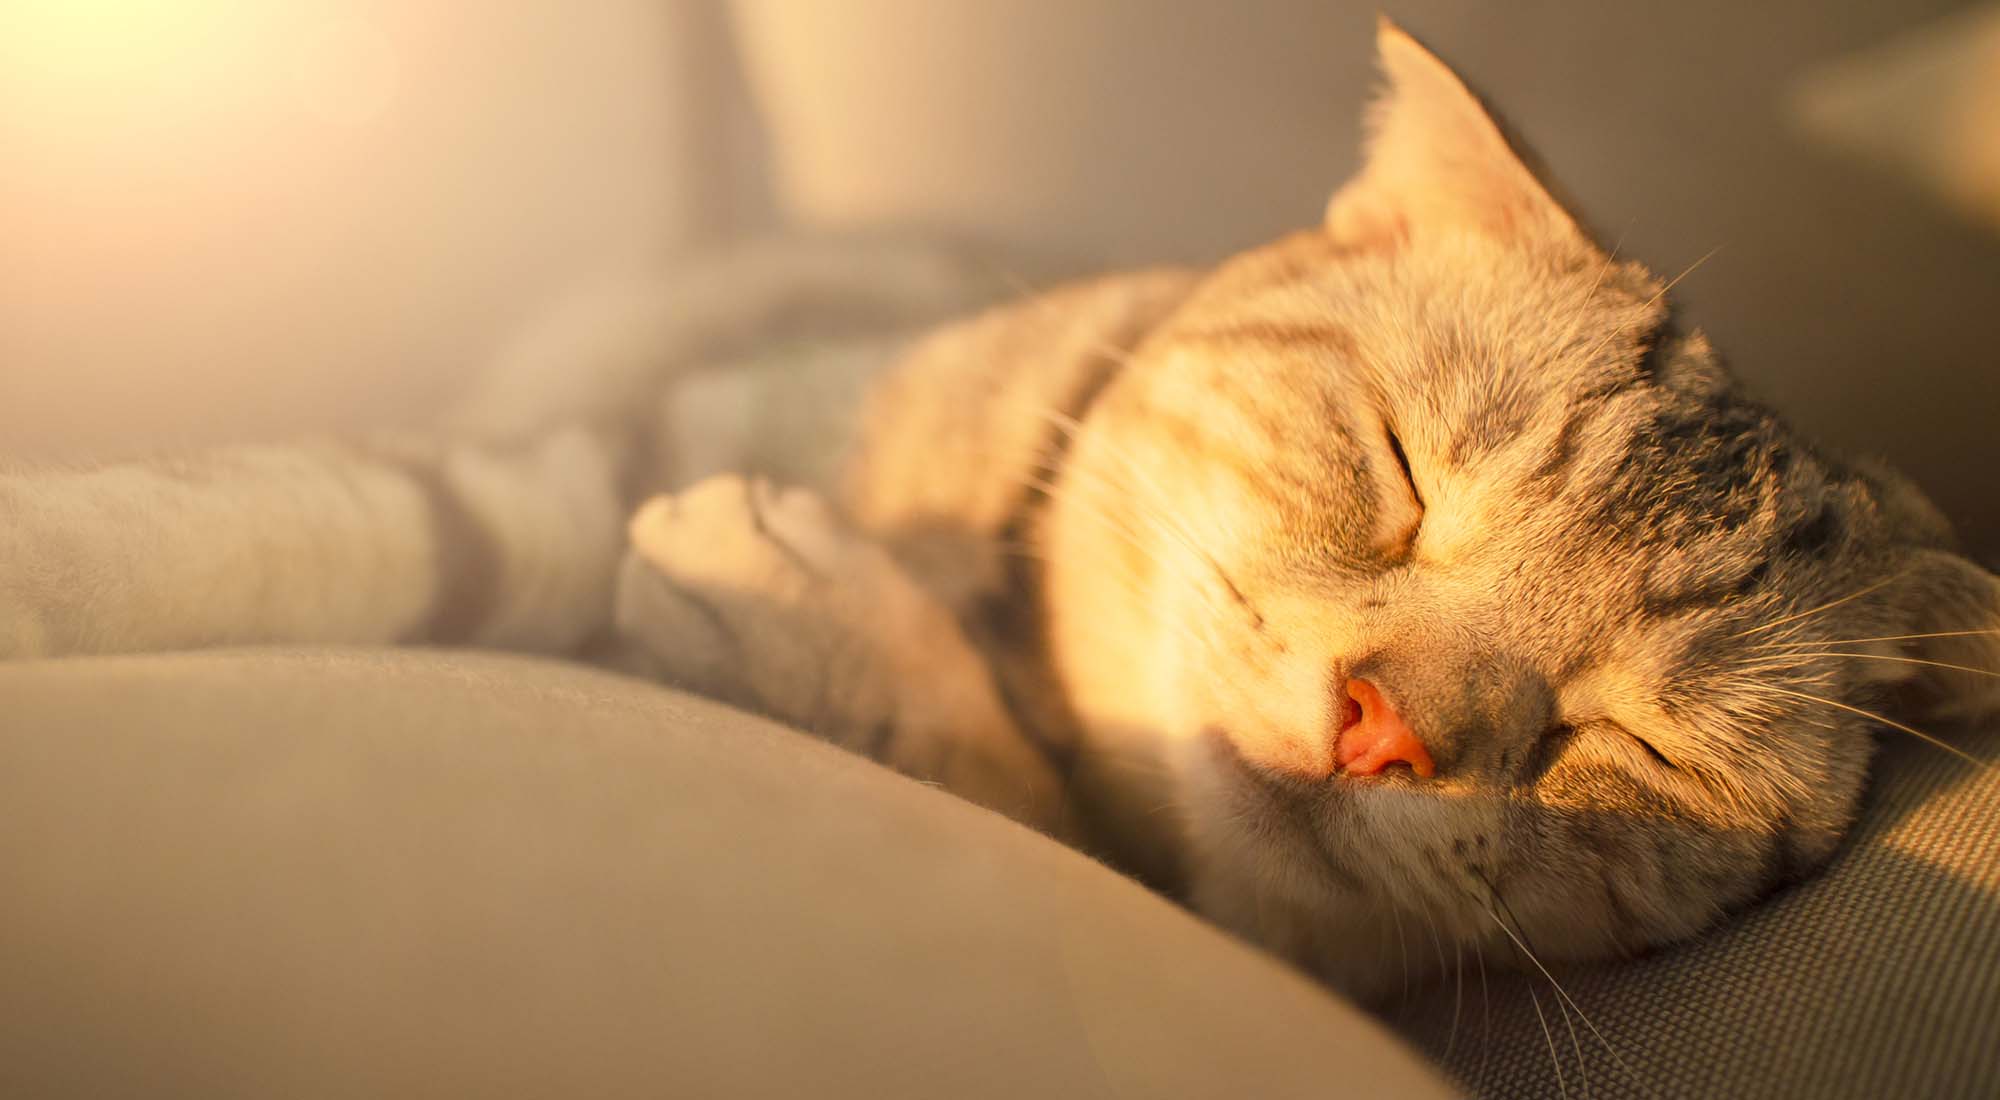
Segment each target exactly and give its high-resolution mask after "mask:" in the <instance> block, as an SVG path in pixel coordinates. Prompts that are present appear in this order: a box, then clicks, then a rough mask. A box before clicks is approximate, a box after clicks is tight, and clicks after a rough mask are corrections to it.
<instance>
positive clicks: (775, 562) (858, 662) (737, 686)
mask: <svg viewBox="0 0 2000 1100" xmlns="http://www.w3.org/2000/svg"><path fill="white" fill-rule="evenodd" d="M629 531H630V535H631V545H632V550H631V553H630V554H628V555H627V560H626V563H625V567H624V569H623V571H622V573H621V576H620V580H619V591H618V607H617V623H618V629H619V632H620V634H621V635H623V637H624V638H625V639H626V640H627V641H628V642H631V643H634V644H636V645H637V646H638V648H639V649H640V650H642V651H643V652H644V653H645V655H646V656H648V657H649V658H650V662H651V665H652V667H653V670H654V671H655V673H656V674H657V675H659V676H660V677H661V678H662V679H665V680H667V681H668V682H670V683H675V684H678V685H680V686H682V687H686V688H690V689H692V690H694V691H697V692H700V693H702V694H707V695H714V696H717V697H720V698H725V699H729V700H731V701H734V702H738V703H741V704H743V705H746V706H751V707H754V708H755V709H758V710H762V711H765V712H767V713H770V714H773V715H775V716H777V717H780V718H783V719H785V720H787V721H791V722H794V723H797V724H801V725H807V726H812V727H815V728H818V727H821V726H825V725H826V724H828V723H829V722H831V721H834V720H836V719H837V720H838V721H837V724H838V725H840V726H842V727H852V726H856V725H863V724H879V723H880V722H882V721H883V720H885V719H886V717H887V715H888V714H889V712H890V711H891V710H892V709H893V708H892V706H891V704H890V702H889V698H888V696H889V695H890V694H891V693H892V692H893V678H892V676H891V674H890V672H889V669H890V667H891V666H893V665H894V664H895V663H896V661H895V655H894V654H893V653H892V652H891V650H892V649H893V648H894V647H896V646H898V645H900V644H901V643H902V642H903V636H902V635H901V633H900V632H899V631H898V630H897V629H895V628H894V624H895V623H896V622H897V621H898V620H899V619H903V618H906V617H907V616H908V615H909V613H910V605H912V604H914V603H919V602H921V601H923V600H924V599H925V597H923V595H922V594H921V593H920V592H919V591H917V590H916V588H915V587H914V585H913V584H912V583H911V582H909V581H908V580H907V579H906V578H904V577H903V576H902V573H901V570H900V569H898V568H897V567H896V565H895V564H894V562H893V561H891V560H890V559H889V557H888V555H887V554H886V553H884V552H883V551H881V550H880V549H879V548H877V547H876V546H874V544H872V543H870V542H868V541H867V540H865V539H862V538H860V537H858V536H856V535H853V534H850V533H848V532H847V531H845V530H844V529H842V527H841V526H840V523H839V521H838V520H837V519H836V518H835V516H834V514H833V511H832V509H830V508H829V507H827V505H826V504H825V502H824V501H822V500H820V498H819V497H817V496H815V495H814V494H812V493H810V492H806V491H804V490H799V489H780V488H777V487H774V486H772V485H770V484H769V483H767V482H763V481H761V480H755V479H746V478H742V477H737V476H734V475H723V476H719V477H714V478H710V479H708V480H707V481H703V482H701V483H700V484H697V485H695V486H694V487H692V488H690V489H688V490H686V491H684V492H681V493H677V494H672V495H667V496H661V497H656V498H654V499H653V500H651V501H648V502H647V503H646V504H645V505H644V506H643V507H641V508H640V509H639V511H638V512H637V513H636V514H635V515H634V516H633V517H632V521H631V523H630V525H629ZM871 609H873V610H874V611H875V612H879V613H881V614H871V613H870V611H871Z"/></svg>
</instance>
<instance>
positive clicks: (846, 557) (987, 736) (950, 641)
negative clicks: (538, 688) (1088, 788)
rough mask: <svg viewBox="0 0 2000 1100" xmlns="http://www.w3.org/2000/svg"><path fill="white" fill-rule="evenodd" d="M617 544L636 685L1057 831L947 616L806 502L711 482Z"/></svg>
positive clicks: (735, 483) (676, 498)
mask: <svg viewBox="0 0 2000 1100" xmlns="http://www.w3.org/2000/svg"><path fill="white" fill-rule="evenodd" d="M630 531H631V537H632V551H631V552H630V553H629V554H628V555H627V557H626V560H625V564H624V566H623V570H622V573H621V576H620V582H619V592H618V598H617V612H616V616H617V623H618V629H619V632H620V634H621V635H622V636H623V637H624V638H626V639H627V640H628V641H629V642H630V643H632V645H633V647H634V649H635V650H636V651H637V653H638V655H639V656H638V659H639V660H640V661H641V662H643V663H644V665H645V666H646V667H645V671H649V672H651V673H652V674H654V675H656V676H659V677H660V678H662V679H665V680H667V681H668V682H671V683H676V684H678V685H681V686H685V687H688V688H691V689H693V690H695V691H698V692H701V693H703V694H708V695H713V696H716V697H719V698H723V699H727V700H730V701H733V702H736V703H739V704H741V705H743V706H746V707H748V708H751V709H755V710H758V711H762V712H764V713H767V714H770V715H772V716H774V717H776V718H779V719H781V720H783V721H785V722H788V723H790V724H792V725H796V726H798V727H800V728H802V729H805V730H808V731H810V732H813V733H816V734H818V735H820V736H823V737H826V738H827V739H829V740H832V741H834V742H835V743H837V744H840V745H842V746H845V747H847V748H849V749H852V750H854V751H856V752H860V753H863V754H865V755H868V756H870V757H873V758H875V759H877V760H879V761H881V762H883V763H885V764H888V765H890V766H891V767H894V768H896V769H897V770H898V771H901V772H903V773H905V774H907V775H910V776H913V777H915V778H917V779H920V780H925V781H929V782H936V783H938V784H941V785H942V786H944V787H945V788H946V789H948V790H951V791H952V792H954V793H956V794H959V795H962V796H963V797H966V798H968V799H971V800H972V801H975V802H978V803H980V804H982V805H985V806H987V807H989V808H992V809H995V810H998V811H1000V812H1001V813H1004V814H1007V815H1008V816H1010V817H1013V818H1015V819H1016V820H1019V821H1022V822H1024V823H1026V824H1028V825H1031V826H1033V827H1035V828H1039V829H1042V830H1044V831H1046V832H1050V833H1059V832H1060V831H1061V830H1062V789H1061V784H1060V782H1059V780H1058V778H1057V775H1056V771H1055V769H1054V768H1053V767H1052V765H1051V764H1050V762H1049V760H1048V759H1047V757H1046V756H1045V755H1044V754H1043V753H1042V752H1041V751H1040V750H1038V749H1037V748H1036V747H1035V746H1034V745H1033V744H1032V743H1031V742H1030V741H1029V739H1028V738H1027V737H1025V736H1024V735H1023V734H1022V732H1021V731H1020V729H1019V728H1018V727H1017V726H1016V725H1015V723H1014V721H1013V719H1012V718H1011V717H1010V716H1009V714H1008V712H1007V709H1006V707H1005V706H1004V705H1003V703H1002V702H1001V700H1000V697H999V694H998V691H997V690H996V688H995V686H994V682H993V679H992V676H991V674H990V672H989V670H988V668H987V666H986V663H985V662H984V661H983V660H982V659H981V657H980V656H979V654H978V652H977V651H976V650H975V649H974V648H973V646H972V644H971V643H970V642H969V641H967V640H966V638H965V636H964V634H963V633H962V632H961V630H960V628H959V626H958V624H957V622H956V621H955V620H954V619H953V618H952V616H951V614H950V612H949V611H947V610H946V609H945V607H944V606H943V605H942V604H940V603H939V602H938V601H937V600H936V599H934V598H933V597H932V596H931V595H930V594H929V593H927V592H925V591H924V590H923V589H922V588H920V587H919V586H918V585H917V584H916V583H915V582H914V581H912V580H911V579H910V578H909V577H908V576H907V575H905V573H904V572H903V570H902V569H901V568H900V567H899V566H898V565H897V564H896V563H895V561H894V560H893V559H891V558H890V556H889V555H888V553H886V552H885V551H884V550H882V548H880V547H879V546H877V545H875V544H874V543H872V542H870V541H868V540H867V539H865V538H863V537H861V536H858V535H856V534H854V533H852V532H851V531H848V530H846V529H844V528H843V527H842V526H841V525H840V524H839V522H838V521H837V520H836V519H835V517H834V516H833V514H832V513H831V511H830V510H829V509H828V508H827V507H826V506H825V505H824V504H823V503H822V502H821V501H820V499H819V498H818V497H816V496H814V495H812V494H810V493H807V492H805V491H803V490H797V489H793V490H786V491H782V492H781V491H778V490H774V489H772V488H771V487H770V486H769V485H768V484H766V483H764V482H762V481H746V480H745V479H743V478H739V477H735V476H723V477H716V478H711V479H709V480H707V481H704V482H702V483H701V484H699V485H697V486H695V487H694V488H692V489H689V490H687V491H686V492H683V493H680V494H677V495H673V496H663V497H657V498H655V499H654V500H652V501H651V502H649V503H648V504H647V505H646V506H645V507H643V508H642V509H640V510H639V512H638V514H637V515H636V516H635V517H634V518H633V520H632V522H631V525H630Z"/></svg>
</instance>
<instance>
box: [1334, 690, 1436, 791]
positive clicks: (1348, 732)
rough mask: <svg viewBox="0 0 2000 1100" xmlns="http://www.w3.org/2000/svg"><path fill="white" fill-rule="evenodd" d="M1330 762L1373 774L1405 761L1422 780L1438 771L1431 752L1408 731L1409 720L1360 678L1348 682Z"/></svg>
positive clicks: (1361, 773)
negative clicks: (1405, 719)
mask: <svg viewBox="0 0 2000 1100" xmlns="http://www.w3.org/2000/svg"><path fill="white" fill-rule="evenodd" d="M1333 762H1334V763H1335V764H1338V765H1339V766H1340V767H1341V768H1342V769H1344V770H1346V772H1347V773H1348V774H1349V775H1375V774H1376V773H1378V772H1380V771H1381V770H1382V769H1383V768H1386V767H1388V766H1389V765H1391V764H1407V765H1409V768H1410V770H1411V771H1412V772H1415V773H1416V774H1417V775H1420V776H1422V777H1423V778H1425V779H1429V778H1430V777H1431V775H1432V774H1433V773H1435V772H1436V771H1437V765H1436V764H1433V763H1432V762H1431V754H1430V751H1429V750H1428V749H1426V748H1424V743H1423V742H1422V741H1420V740H1418V739H1417V735H1416V734H1414V733H1412V732H1410V726H1409V723H1407V722H1405V721H1403V717H1402V715H1400V714H1397V713H1396V708H1394V707H1392V706H1390V705H1389V700H1388V699H1386V698H1384V697H1383V695H1382V692H1381V689H1379V688H1377V687H1376V686H1375V685H1374V684H1371V683H1369V682H1368V681H1366V680H1361V679H1355V680H1349V681H1347V707H1346V715H1345V716H1344V717H1343V719H1342V721H1341V727H1340V739H1339V740H1338V741H1336V742H1335V743H1334V747H1333Z"/></svg>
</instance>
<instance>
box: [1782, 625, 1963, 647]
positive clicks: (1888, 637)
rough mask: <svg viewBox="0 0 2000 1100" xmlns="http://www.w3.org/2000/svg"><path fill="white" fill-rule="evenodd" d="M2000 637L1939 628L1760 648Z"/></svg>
mask: <svg viewBox="0 0 2000 1100" xmlns="http://www.w3.org/2000/svg"><path fill="white" fill-rule="evenodd" d="M1990 637H2000V630H1937V631H1932V632H1931V633H1928V634H1884V635H1882V636H1881V637H1879V638H1827V639H1823V640H1809V641H1802V642H1775V643H1771V644H1769V645H1766V646H1762V647H1760V648H1764V649H1789V648H1792V647H1795V646H1809V645H1863V644H1866V643H1868V642H1914V641H1918V640H1921V639H1924V638H1990Z"/></svg>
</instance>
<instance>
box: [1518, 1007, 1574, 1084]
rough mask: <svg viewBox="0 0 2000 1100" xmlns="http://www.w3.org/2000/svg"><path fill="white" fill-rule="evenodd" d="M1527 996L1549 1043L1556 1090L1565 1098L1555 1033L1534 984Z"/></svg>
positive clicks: (1561, 1067) (1543, 1034) (1550, 1063)
mask: <svg viewBox="0 0 2000 1100" xmlns="http://www.w3.org/2000/svg"><path fill="white" fill-rule="evenodd" d="M1528 997H1529V999H1530V1000H1532V1001H1533V1002H1534V1003H1535V1021H1536V1022H1537V1023H1539V1024H1541V1025H1542V1038H1543V1039H1545V1040H1547V1041H1548V1044H1549V1065H1550V1066H1552V1067H1554V1069H1555V1071H1556V1091H1557V1092H1559V1093H1561V1094H1562V1096H1563V1097H1564V1098H1565V1100H1567V1098H1568V1096H1569V1085H1568V1084H1567V1083H1566V1082H1565V1081H1564V1080H1563V1066H1562V1059H1560V1058H1558V1057H1556V1034H1555V1032H1553V1031H1550V1030H1549V1018H1548V1016H1547V1015H1545V1014H1544V1013H1543V1012H1542V995H1541V994H1539V993H1537V992H1535V987H1534V986H1529V987H1528ZM1557 1003H1558V1004H1560V1003H1561V1002H1557Z"/></svg>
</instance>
